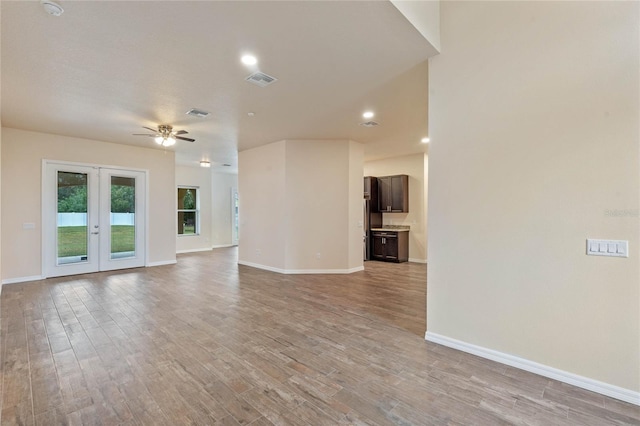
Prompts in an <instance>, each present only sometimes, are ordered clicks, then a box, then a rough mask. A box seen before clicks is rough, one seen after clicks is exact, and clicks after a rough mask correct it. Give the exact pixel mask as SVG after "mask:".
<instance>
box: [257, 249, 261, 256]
mask: <svg viewBox="0 0 640 426" xmlns="http://www.w3.org/2000/svg"><path fill="white" fill-rule="evenodd" d="M261 254H262V250H260V249H256V256H258V257H259V256H260V255H261Z"/></svg>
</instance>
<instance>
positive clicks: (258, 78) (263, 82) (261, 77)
mask: <svg viewBox="0 0 640 426" xmlns="http://www.w3.org/2000/svg"><path fill="white" fill-rule="evenodd" d="M245 80H247V81H248V82H249V83H253V84H256V85H258V86H260V87H267V86H268V85H270V84H271V83H275V82H276V81H278V79H277V78H275V77H272V76H270V75H268V74H265V73H263V72H261V71H256V72H254V73H253V74H251V75H250V76H249V77H247V78H245Z"/></svg>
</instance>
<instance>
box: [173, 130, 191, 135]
mask: <svg viewBox="0 0 640 426" xmlns="http://www.w3.org/2000/svg"><path fill="white" fill-rule="evenodd" d="M187 133H189V132H187V131H186V130H178V131H175V132H173V134H174V135H186V134H187Z"/></svg>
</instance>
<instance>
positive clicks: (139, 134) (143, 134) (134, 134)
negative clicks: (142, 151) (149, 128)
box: [133, 133, 156, 138]
mask: <svg viewBox="0 0 640 426" xmlns="http://www.w3.org/2000/svg"><path fill="white" fill-rule="evenodd" d="M133 136H149V137H150V138H155V137H156V135H150V134H147V133H133Z"/></svg>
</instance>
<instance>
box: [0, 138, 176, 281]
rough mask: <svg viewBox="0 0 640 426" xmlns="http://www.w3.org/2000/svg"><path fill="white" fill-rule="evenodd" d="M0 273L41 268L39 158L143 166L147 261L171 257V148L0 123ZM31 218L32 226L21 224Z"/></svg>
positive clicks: (25, 273) (34, 272) (28, 273)
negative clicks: (145, 188) (125, 142)
mask: <svg viewBox="0 0 640 426" xmlns="http://www.w3.org/2000/svg"><path fill="white" fill-rule="evenodd" d="M2 142H3V143H2V206H3V208H2V231H3V232H2V265H3V268H2V279H4V280H7V279H18V278H22V277H34V276H40V275H41V274H42V271H41V269H42V260H41V233H42V226H41V224H42V220H41V211H42V209H41V183H42V178H41V175H42V160H43V159H49V160H60V161H71V162H80V163H91V164H101V165H108V166H119V167H131V168H137V169H146V170H148V187H149V194H148V200H149V205H148V206H147V207H148V211H149V223H148V229H149V235H148V237H149V250H148V253H147V258H148V260H149V263H151V264H153V263H163V262H171V261H175V252H176V240H175V232H176V224H175V221H176V219H175V218H176V212H175V208H176V197H175V167H174V154H173V152H170V151H167V152H164V151H160V150H156V149H146V148H139V147H133V146H126V145H118V144H112V143H105V142H98V141H93V140H86V139H78V138H70V137H66V136H58V135H51V134H45V133H36V132H28V131H23V130H16V129H9V128H2ZM23 223H35V224H36V229H23V228H22V224H23Z"/></svg>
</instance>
